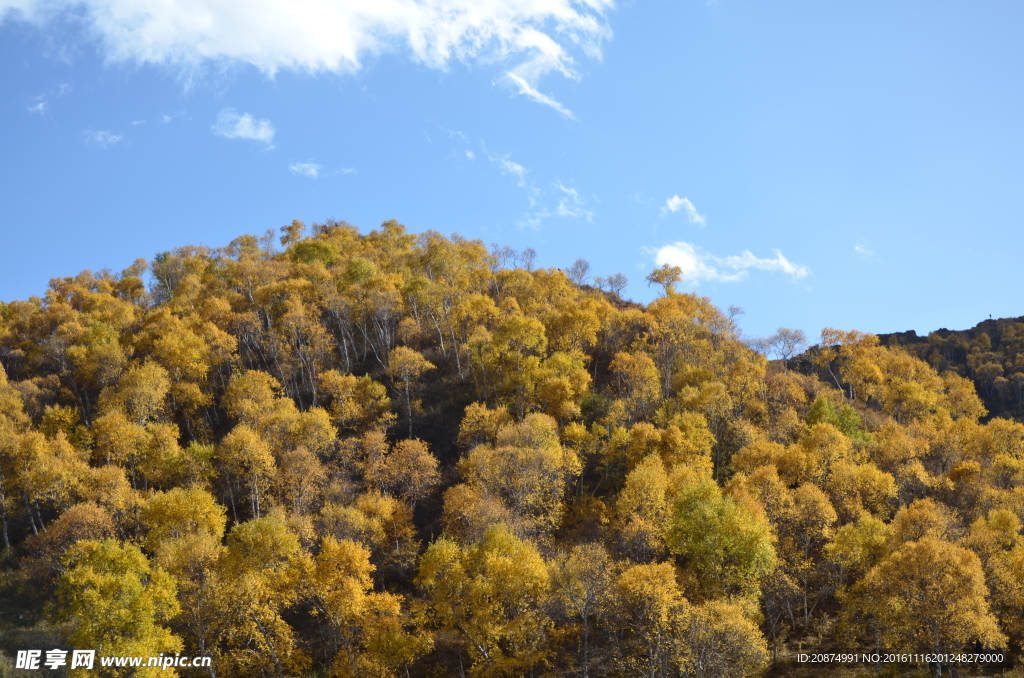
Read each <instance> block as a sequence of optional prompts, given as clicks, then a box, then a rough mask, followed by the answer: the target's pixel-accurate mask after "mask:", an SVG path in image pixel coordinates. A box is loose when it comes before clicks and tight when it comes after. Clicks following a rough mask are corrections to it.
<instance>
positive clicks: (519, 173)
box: [491, 153, 529, 188]
mask: <svg viewBox="0 0 1024 678" xmlns="http://www.w3.org/2000/svg"><path fill="white" fill-rule="evenodd" d="M491 162H493V163H494V164H495V165H497V166H498V169H500V170H501V173H502V174H505V175H509V174H511V175H512V176H514V177H515V178H516V185H517V186H519V188H526V173H527V172H529V170H528V169H526V168H525V167H523V166H522V165H520V164H519V163H518V162H512V161H511V160H509V154H507V153H506V154H505V155H503V156H501V157H497V158H496V157H491Z"/></svg>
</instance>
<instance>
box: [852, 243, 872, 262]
mask: <svg viewBox="0 0 1024 678" xmlns="http://www.w3.org/2000/svg"><path fill="white" fill-rule="evenodd" d="M853 251H854V252H856V253H857V254H859V255H860V256H862V257H864V258H865V259H870V258H871V257H873V256H875V252H874V250H872V249H871V248H869V247H868V246H867V245H864V244H861V243H857V244H856V245H854V246H853Z"/></svg>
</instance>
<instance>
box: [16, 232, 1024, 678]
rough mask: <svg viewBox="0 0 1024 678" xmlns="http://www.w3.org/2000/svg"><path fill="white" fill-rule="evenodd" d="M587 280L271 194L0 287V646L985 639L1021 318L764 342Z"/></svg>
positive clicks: (378, 654) (624, 652) (447, 669)
mask: <svg viewBox="0 0 1024 678" xmlns="http://www.w3.org/2000/svg"><path fill="white" fill-rule="evenodd" d="M278 242H279V243H280V247H278ZM147 270H148V272H149V275H150V283H149V285H148V287H147V284H146V283H145V282H144V278H143V276H144V275H146V271H147ZM587 281H588V278H587V270H586V266H585V265H584V264H583V263H582V262H578V263H577V265H576V266H574V267H573V268H572V269H571V270H568V271H567V272H566V273H563V272H562V271H559V270H555V269H536V270H534V269H533V267H532V256H531V253H530V252H526V253H516V252H513V251H511V250H509V249H507V248H504V249H500V248H495V249H494V250H493V251H489V250H488V249H487V248H486V247H485V246H484V244H483V243H481V242H480V241H475V240H466V239H463V238H460V237H458V236H452V237H451V238H446V237H443V236H441V235H440V234H438V233H435V232H426V233H422V234H418V235H414V234H410V233H407V232H406V230H405V228H404V227H403V226H401V225H400V224H398V223H396V222H387V223H385V224H384V225H383V226H382V227H381V228H380V229H378V230H375V231H372V232H370V233H369V234H367V235H361V234H360V233H359V231H358V230H357V229H355V228H354V227H352V226H350V225H348V224H346V223H337V222H333V221H332V222H328V223H326V224H318V225H315V226H314V227H313V228H312V229H311V232H310V233H307V232H306V228H305V226H304V225H303V224H301V223H300V222H293V223H292V224H291V225H289V226H286V227H284V228H283V229H282V235H281V237H280V238H279V239H278V238H277V237H272V236H271V235H270V234H268V236H266V237H264V238H261V239H257V238H256V237H252V236H245V237H241V238H238V239H237V240H235V241H234V242H232V243H231V244H230V245H228V246H227V247H224V248H220V249H210V248H205V247H183V248H180V249H178V250H175V251H173V252H168V253H164V254H160V255H158V256H156V257H155V258H154V260H153V261H152V262H148V263H147V262H146V261H144V260H139V261H137V262H136V264H135V265H133V266H132V267H130V268H128V269H126V270H125V271H123V272H121V273H120V274H117V275H115V274H111V273H110V272H101V273H98V274H96V273H90V272H84V273H82V274H80V275H78V276H76V277H73V278H59V279H54V280H52V281H51V284H50V289H49V290H48V291H47V292H46V294H45V295H44V296H43V297H41V298H32V299H30V300H28V301H14V302H10V303H5V304H0V517H2V532H3V534H2V539H3V547H4V549H5V550H4V553H5V557H4V561H3V579H2V582H0V596H2V598H0V631H3V635H2V637H0V643H2V644H3V649H4V651H5V652H6V654H7V656H8V657H10V655H11V654H12V651H13V650H15V649H23V648H25V647H43V646H44V645H45V647H46V648H50V647H78V648H96V649H98V650H100V651H101V653H103V654H108V655H113V654H127V655H156V654H159V653H160V652H164V653H168V652H169V653H174V652H179V651H180V652H184V653H186V654H189V655H196V654H199V655H211V656H213V657H214V661H213V666H212V669H211V670H210V671H209V675H219V676H225V677H227V676H277V677H283V676H326V675H334V676H367V677H385V676H408V677H409V678H412V677H413V676H479V677H492V676H494V677H497V676H535V677H539V676H586V677H588V678H589V677H595V678H596V677H598V676H648V677H652V678H654V677H662V676H688V677H712V676H714V677H730V678H731V677H736V678H739V677H742V676H755V675H760V674H762V673H763V672H766V671H770V670H772V667H773V666H774V667H775V668H774V670H775V671H777V672H779V673H780V674H783V675H785V674H786V672H787V671H789V670H791V669H792V661H793V653H794V652H795V651H797V650H798V649H800V650H803V651H807V650H809V649H810V650H832V651H841V650H846V651H852V650H857V651H868V652H871V651H876V650H886V649H888V650H902V651H921V652H933V651H942V652H950V651H956V650H962V649H968V650H978V649H982V648H994V649H1001V650H1003V651H1005V652H1006V655H1007V657H1008V658H1012V657H1019V656H1020V646H1021V641H1022V637H1024V621H1022V620H1024V539H1022V537H1021V524H1022V520H1024V425H1022V424H1020V423H1018V422H1016V421H1014V420H1013V419H1011V418H1009V417H1008V416H1007V417H1006V418H1003V417H993V416H991V415H989V412H988V410H989V409H992V405H991V403H993V402H994V401H992V400H991V397H992V393H995V394H997V395H998V397H999V398H1002V399H1003V400H1000V401H999V402H1000V403H1005V406H1001V407H1002V409H999V410H998V413H999V414H1003V415H1004V416H1005V415H1009V414H1018V415H1019V413H1020V398H1019V393H1017V391H1019V387H1020V385H1019V384H1017V383H1016V381H1015V379H1016V378H1017V377H1016V376H1014V375H1015V374H1016V372H1014V370H1016V371H1017V372H1020V371H1022V369H1024V368H1022V367H1021V360H1022V358H1021V356H1022V355H1024V353H1022V352H1021V351H1019V350H1018V348H1016V347H1018V346H1020V345H1021V343H1022V342H1024V332H1021V331H1020V330H1021V329H1022V328H1024V326H1022V325H1020V324H1017V325H1009V326H1007V327H1006V328H1004V329H1003V331H1002V333H1001V334H1000V336H999V338H998V340H994V338H993V337H992V335H991V334H989V335H986V336H987V339H986V337H977V338H974V339H971V340H970V341H969V342H967V343H966V344H963V343H962V342H961V343H955V342H953V340H951V339H946V338H943V337H939V338H938V339H935V340H933V339H931V338H929V340H928V342H927V343H926V344H925V345H924V346H925V347H926V348H927V350H925V349H923V348H919V347H918V346H916V345H907V342H904V345H903V346H899V345H897V342H889V344H890V345H888V346H883V345H882V344H881V343H880V342H879V339H878V337H876V336H874V335H871V334H865V333H861V332H855V331H849V332H846V331H838V330H832V329H826V330H825V331H824V332H823V333H822V337H823V341H822V342H821V344H820V345H819V346H817V347H815V348H812V349H810V350H809V351H807V352H806V353H804V354H802V355H800V356H797V355H794V350H795V349H794V347H795V346H796V343H798V342H796V343H794V342H790V344H787V346H788V348H786V349H785V350H784V351H783V353H782V359H780V360H776V361H772V362H769V360H768V359H767V358H766V357H765V356H764V355H762V354H761V353H759V352H757V351H754V350H752V349H751V348H750V342H745V341H743V340H742V339H741V337H740V334H739V330H738V328H737V326H736V325H735V323H734V321H733V319H732V317H730V314H724V313H722V312H721V311H719V309H717V308H715V307H714V306H713V305H712V304H711V303H710V301H709V300H708V299H706V298H702V297H699V296H696V295H693V294H686V293H681V292H679V291H678V290H677V289H676V283H678V282H679V272H678V270H673V269H671V268H663V269H660V270H658V271H655V272H654V273H653V274H652V275H651V276H650V277H649V281H650V282H651V283H652V284H656V285H658V286H660V287H661V288H662V293H661V295H660V296H659V297H658V298H657V300H656V301H654V302H652V303H651V304H649V305H647V306H641V305H638V304H635V303H632V302H628V301H624V300H623V299H621V298H620V297H619V296H618V293H619V292H620V291H621V289H622V287H623V286H624V282H625V281H624V279H623V277H622V276H621V275H613V276H610V277H609V278H607V279H600V280H595V283H599V284H595V285H588V284H586V283H587ZM787 336H788V335H787ZM784 338H785V337H784ZM791 338H792V337H791ZM1011 346H1012V347H1014V348H1013V349H1012V357H1011V348H1009V347H1011ZM997 363H998V365H999V368H1000V370H1001V371H1000V372H999V374H996V370H995V369H994V368H990V367H988V366H989V365H995V364H997ZM965 366H966V367H965ZM972 379H973V380H974V381H973V382H972V381H971V380H972ZM1000 379H1001V380H1002V381H999V380H1000ZM975 384H979V385H980V387H981V392H982V395H983V396H984V397H985V398H986V400H985V402H986V403H990V405H989V407H988V408H986V405H985V404H984V403H983V401H982V399H981V398H979V396H978V394H977V392H976V388H975ZM986 389H989V390H986ZM1014 389H1017V391H1015V390H1014ZM1014 397H1017V400H1016V401H1014V400H1013V398H1014ZM1013 403H1016V405H1012V404H1013ZM1015 408H1016V409H1015ZM982 422H983V423H982ZM3 661H6V660H3ZM9 665H10V664H8V666H9ZM1011 665H1012V661H1007V662H1006V663H1005V664H1003V665H1002V666H999V667H989V669H988V670H990V672H991V670H996V671H1002V670H1004V669H1009V668H1010V667H1011ZM934 668H935V667H932V669H929V668H928V667H923V668H922V670H925V671H927V670H934ZM939 668H940V669H941V667H939ZM3 670H4V669H3V666H0V672H2V671H3ZM871 670H872V672H873V671H874V667H871ZM891 670H894V669H891ZM901 670H902V671H905V670H906V667H904V668H903V669H901ZM178 673H179V674H180V675H187V671H179V672H178ZM173 674H174V671H173V670H172V671H168V672H164V673H161V674H160V675H173ZM828 674H829V675H835V674H836V671H835V669H828ZM138 675H148V674H146V673H145V670H142V671H141V672H139V673H138ZM154 675H155V674H154ZM193 675H206V671H205V670H203V671H201V672H199V673H195V674H193Z"/></svg>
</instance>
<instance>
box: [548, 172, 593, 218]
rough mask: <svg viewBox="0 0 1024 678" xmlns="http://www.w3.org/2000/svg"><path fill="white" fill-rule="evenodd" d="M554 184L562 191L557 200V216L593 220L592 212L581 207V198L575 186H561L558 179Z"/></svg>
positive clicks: (582, 203)
mask: <svg viewBox="0 0 1024 678" xmlns="http://www.w3.org/2000/svg"><path fill="white" fill-rule="evenodd" d="M554 186H555V188H557V189H558V190H560V191H561V192H562V197H561V198H560V199H559V200H558V210H557V211H558V216H560V217H572V218H579V217H583V218H584V219H586V220H587V221H593V219H594V213H593V212H591V211H590V210H588V209H586V208H585V207H583V205H584V202H583V199H582V198H580V194H579V193H578V192H577V191H576V189H575V188H568V187H566V186H563V185H562V182H560V181H556V182H555V184H554Z"/></svg>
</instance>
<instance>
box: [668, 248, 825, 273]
mask: <svg viewBox="0 0 1024 678" xmlns="http://www.w3.org/2000/svg"><path fill="white" fill-rule="evenodd" d="M772 252H774V254H775V256H774V257H769V258H763V259H762V258H759V257H756V256H754V254H753V253H751V252H750V251H749V250H744V251H743V252H741V253H740V254H736V255H731V256H726V257H718V256H715V255H713V254H710V253H708V252H704V251H703V250H702V249H701V248H700V247H698V246H696V245H694V244H692V243H688V242H683V241H680V242H676V243H672V244H670V245H664V246H662V247H660V248H658V250H657V251H655V252H654V261H655V263H656V264H658V265H659V266H661V265H663V264H671V265H672V266H678V267H679V268H681V269H682V270H683V280H684V281H688V282H693V283H698V282H701V281H705V280H707V281H718V282H738V281H740V280H745V279H746V278H747V277H748V276H749V274H750V271H751V270H759V271H769V272H772V273H782V274H784V275H788V276H789V277H790V278H791V279H793V280H800V279H801V278H806V277H807V276H808V275H810V274H811V269H809V268H808V267H806V266H803V265H800V264H795V263H793V262H792V261H790V260H789V259H787V258H786V257H785V256H784V255H783V254H782V252H780V251H779V250H772Z"/></svg>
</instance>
